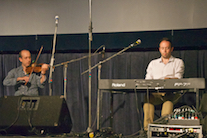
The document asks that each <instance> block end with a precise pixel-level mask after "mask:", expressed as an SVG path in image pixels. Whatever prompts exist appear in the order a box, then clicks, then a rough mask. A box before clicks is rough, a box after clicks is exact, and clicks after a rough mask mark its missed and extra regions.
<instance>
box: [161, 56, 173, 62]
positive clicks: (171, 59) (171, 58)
mask: <svg viewBox="0 0 207 138" xmlns="http://www.w3.org/2000/svg"><path fill="white" fill-rule="evenodd" d="M174 59H175V58H174V57H173V56H172V55H171V56H170V58H169V62H172V61H174ZM159 62H160V63H161V62H162V57H160V58H159Z"/></svg>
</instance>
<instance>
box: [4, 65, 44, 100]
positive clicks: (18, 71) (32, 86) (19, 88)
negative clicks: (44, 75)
mask: <svg viewBox="0 0 207 138" xmlns="http://www.w3.org/2000/svg"><path fill="white" fill-rule="evenodd" d="M24 76H29V75H28V74H25V73H24V71H23V67H22V66H20V67H18V68H14V69H12V70H11V71H9V73H8V75H7V76H6V78H5V79H4V81H3V84H4V85H5V86H14V88H15V91H16V92H15V94H14V95H15V96H19V95H28V96H38V95H39V93H38V88H44V86H45V82H46V79H45V80H44V82H43V83H42V84H41V83H40V79H41V75H40V76H38V75H37V74H35V73H32V74H31V76H30V79H29V82H28V83H27V85H25V81H17V78H18V77H24Z"/></svg>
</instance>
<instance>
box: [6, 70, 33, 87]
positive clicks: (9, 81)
mask: <svg viewBox="0 0 207 138" xmlns="http://www.w3.org/2000/svg"><path fill="white" fill-rule="evenodd" d="M16 73H17V71H16V69H13V70H11V71H10V72H9V73H8V75H7V76H6V78H5V79H4V81H3V85H5V86H14V85H16V84H17V83H18V82H21V83H22V82H28V81H29V77H28V76H23V77H17V75H15V74H16Z"/></svg>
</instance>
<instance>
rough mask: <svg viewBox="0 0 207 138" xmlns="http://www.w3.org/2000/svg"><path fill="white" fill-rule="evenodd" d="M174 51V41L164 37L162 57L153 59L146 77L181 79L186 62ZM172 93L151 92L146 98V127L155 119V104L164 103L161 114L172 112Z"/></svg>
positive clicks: (161, 43)
mask: <svg viewBox="0 0 207 138" xmlns="http://www.w3.org/2000/svg"><path fill="white" fill-rule="evenodd" d="M172 51H173V46H172V42H171V41H170V40H169V39H168V38H163V39H162V40H161V42H160V44H159V52H160V54H161V57H160V58H158V59H155V60H152V61H151V62H150V63H149V65H148V67H147V70H146V72H147V73H146V76H145V79H180V78H182V77H183V74H184V62H183V60H181V59H179V58H175V57H173V56H172V55H171V53H172ZM173 97H174V95H173V94H172V93H150V95H149V98H147V96H146V98H145V103H144V106H143V110H144V129H145V130H147V129H148V128H147V127H148V124H149V123H152V122H153V119H154V110H155V109H154V108H155V107H154V105H159V104H163V105H162V111H161V116H165V115H167V114H170V113H171V112H172V110H173V101H172V100H173Z"/></svg>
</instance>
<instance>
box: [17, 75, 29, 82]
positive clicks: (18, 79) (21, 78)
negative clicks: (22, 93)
mask: <svg viewBox="0 0 207 138" xmlns="http://www.w3.org/2000/svg"><path fill="white" fill-rule="evenodd" d="M17 81H25V83H28V82H29V76H24V77H18V78H17Z"/></svg>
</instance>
